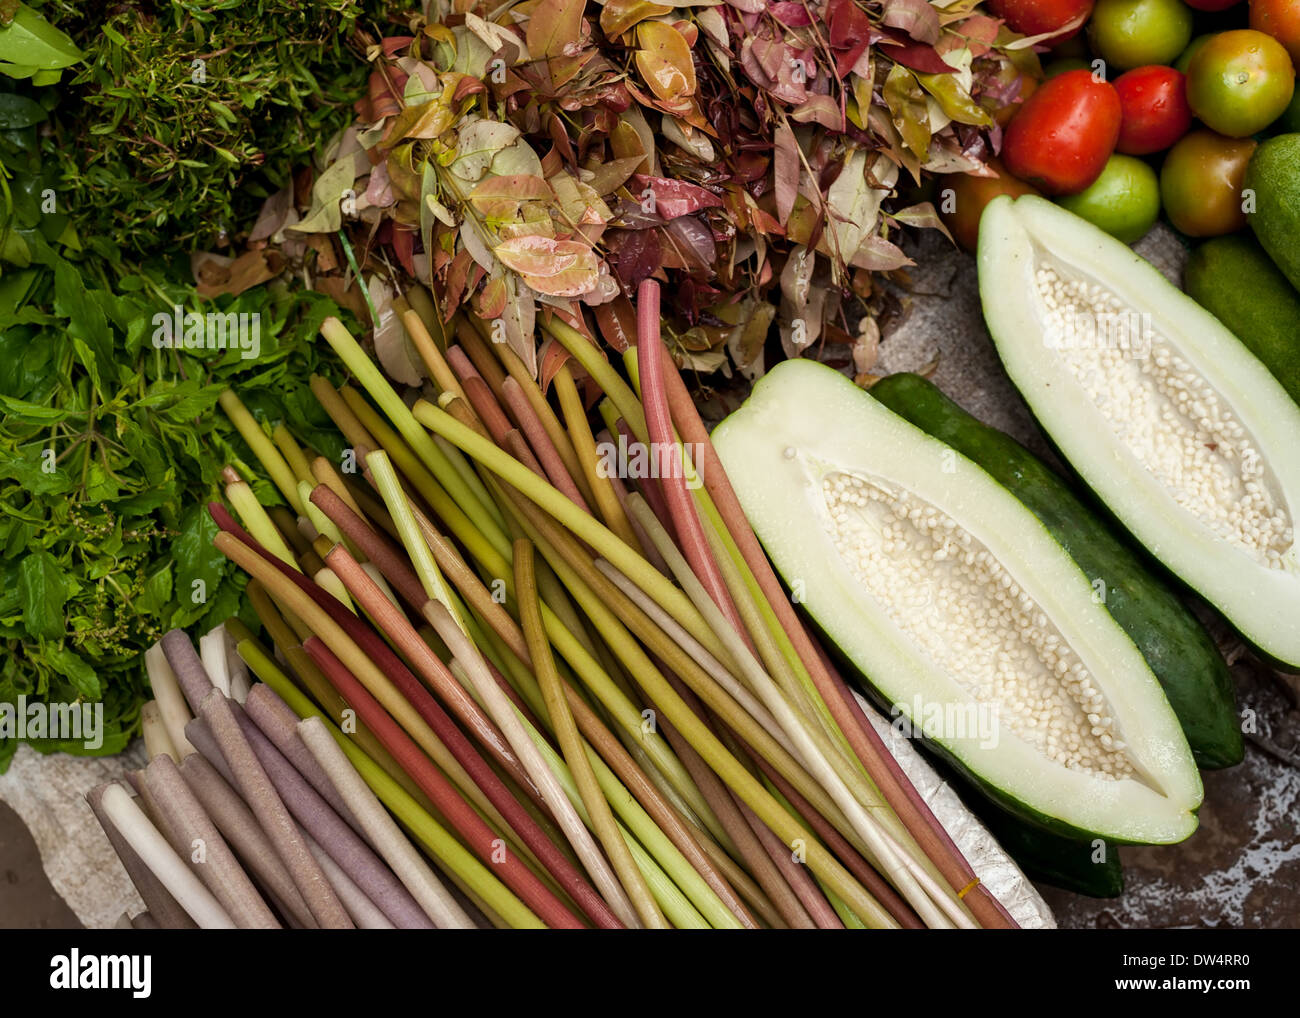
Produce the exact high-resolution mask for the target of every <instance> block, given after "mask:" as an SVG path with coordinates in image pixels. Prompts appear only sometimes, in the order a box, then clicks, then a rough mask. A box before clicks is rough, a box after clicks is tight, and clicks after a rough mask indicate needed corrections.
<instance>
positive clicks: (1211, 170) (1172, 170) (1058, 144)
mask: <svg viewBox="0 0 1300 1018" xmlns="http://www.w3.org/2000/svg"><path fill="white" fill-rule="evenodd" d="M988 5H989V7H990V8H991V10H992V13H993V14H994V15H995V16H996V17H999V18H1001V19H1003V20H1004V21H1005V22H1006V24H1007V26H1008V27H1009V28H1011V29H1012V30H1014V31H1016V32H1019V33H1021V34H1022V35H1026V36H1034V37H1035V38H1036V39H1038V46H1037V48H1038V49H1039V50H1040V51H1042V52H1040V54H1039V55H1040V58H1041V64H1040V67H1041V75H1039V74H1035V73H1026V74H1024V75H1023V76H1022V77H1021V80H1020V92H1019V96H1018V97H1017V101H1016V103H1015V105H1014V113H1013V115H1012V116H1011V117H1010V119H1009V120H1006V121H1005V130H1004V134H1003V139H1002V148H1001V161H1000V162H999V161H998V160H993V161H991V163H990V165H991V168H992V169H993V170H994V171H995V172H996V173H998V174H999V176H997V177H994V178H989V177H970V176H965V177H960V178H954V180H953V186H954V190H955V191H956V192H957V194H956V201H955V202H954V203H953V207H952V209H951V210H950V211H951V214H950V215H949V216H948V217H947V218H948V222H949V226H950V228H951V229H952V230H953V233H954V236H956V237H957V239H958V240H959V242H962V243H963V244H965V245H967V246H970V245H971V244H972V243H973V238H974V237H975V235H976V232H977V228H978V222H979V215H980V213H981V212H982V211H983V207H984V205H985V204H987V202H988V201H989V200H991V199H992V198H993V197H994V196H996V195H997V194H1001V193H1009V194H1012V195H1019V194H1024V193H1032V192H1038V193H1042V194H1045V195H1049V196H1051V197H1053V198H1054V199H1055V200H1056V201H1058V202H1059V203H1060V204H1061V205H1063V206H1065V207H1067V208H1069V209H1071V210H1072V211H1074V212H1076V213H1078V214H1079V215H1081V216H1083V217H1084V218H1085V219H1088V220H1090V221H1091V222H1093V223H1095V224H1097V225H1098V226H1100V227H1101V228H1102V229H1104V230H1106V231H1108V232H1109V233H1112V234H1114V235H1115V236H1117V237H1119V238H1120V239H1122V240H1124V241H1127V242H1130V243H1131V242H1132V241H1134V240H1137V239H1138V238H1139V237H1141V236H1142V235H1143V234H1145V233H1146V232H1147V230H1148V229H1150V227H1151V225H1152V224H1153V223H1154V222H1155V221H1156V219H1157V217H1158V216H1159V215H1160V212H1161V210H1162V209H1163V210H1164V213H1165V215H1166V216H1167V217H1168V219H1169V221H1170V222H1171V223H1172V224H1173V226H1174V227H1175V228H1177V229H1178V230H1180V231H1182V232H1183V233H1184V234H1187V235H1189V236H1193V237H1209V236H1217V235H1219V234H1223V233H1229V232H1232V231H1233V230H1237V229H1240V228H1241V227H1242V226H1243V225H1244V224H1245V221H1246V220H1245V217H1246V211H1245V210H1244V209H1243V197H1242V193H1241V192H1242V177H1243V175H1244V173H1245V171H1246V164H1247V162H1249V160H1250V156H1251V154H1252V153H1253V152H1254V149H1255V145H1256V142H1255V141H1254V140H1253V139H1254V136H1256V135H1258V134H1260V133H1261V132H1263V131H1265V130H1268V129H1269V128H1272V127H1281V128H1283V129H1285V130H1300V96H1298V95H1297V94H1296V89H1295V67H1296V65H1297V64H1300V0H1186V2H1184V0H988ZM1202 30H1203V31H1202ZM1198 32H1199V33H1200V34H1197V33H1198Z"/></svg>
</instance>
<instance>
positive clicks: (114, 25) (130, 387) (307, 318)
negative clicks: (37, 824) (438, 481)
mask: <svg viewBox="0 0 1300 1018" xmlns="http://www.w3.org/2000/svg"><path fill="white" fill-rule="evenodd" d="M6 2H7V0H0V703H16V702H17V700H18V697H19V696H26V697H27V698H28V701H29V702H30V701H33V700H41V701H49V702H77V701H85V702H98V701H102V702H103V703H104V707H105V710H104V721H105V730H104V741H103V745H102V746H101V747H99V749H98V750H97V752H99V753H113V752H117V751H120V750H121V749H122V748H123V747H124V746H125V745H126V743H127V742H128V741H129V739H130V737H131V736H132V735H133V734H134V733H135V732H136V731H137V730H138V715H139V706H140V703H141V702H142V700H143V699H144V698H145V687H146V679H145V676H144V669H143V665H142V662H141V659H140V653H141V651H143V650H144V649H145V647H147V646H148V645H149V644H150V643H152V642H153V641H155V640H156V639H157V638H158V637H159V636H160V635H161V634H162V633H163V632H164V631H166V630H167V629H169V628H172V627H175V626H185V627H189V626H197V627H198V628H199V629H204V628H207V627H208V626H210V625H215V624H216V623H217V622H220V621H222V620H223V619H225V618H226V617H227V616H229V615H232V614H234V613H235V612H236V611H237V610H239V608H240V605H241V603H242V585H243V584H242V580H238V579H236V577H235V574H234V572H233V570H232V569H230V568H229V567H228V566H227V564H226V563H225V561H224V559H223V558H222V557H221V556H220V555H219V554H217V553H215V552H214V551H213V549H212V545H211V539H212V536H213V534H214V533H215V528H214V527H213V525H212V524H211V521H210V520H209V519H208V516H207V514H206V512H205V506H206V504H207V502H208V501H209V500H211V499H212V498H214V497H217V496H218V494H219V487H218V484H219V481H220V473H221V469H222V467H224V466H226V465H227V464H233V465H235V466H236V468H240V467H241V465H242V464H243V463H244V461H245V460H246V459H247V458H248V457H249V456H250V454H249V452H248V450H247V448H246V447H245V446H244V444H243V441H242V439H240V438H239V437H238V435H237V434H236V432H235V431H234V429H233V428H232V427H231V425H230V424H229V422H228V420H227V419H226V417H225V415H224V414H223V413H221V412H220V410H219V409H218V408H217V397H218V395H219V394H220V392H221V391H222V390H223V389H225V388H227V387H229V386H231V385H237V386H238V388H239V390H240V393H241V395H242V398H243V400H244V402H245V404H246V405H247V406H248V407H249V409H250V410H252V411H253V412H254V414H255V415H256V416H257V417H259V418H260V419H261V420H262V421H263V422H265V423H266V424H267V425H268V426H269V425H271V424H273V423H275V422H277V421H283V422H285V423H286V424H287V425H288V426H289V427H290V428H291V429H292V430H293V431H294V433H295V434H297V435H298V436H299V437H300V438H301V439H302V440H304V441H308V442H310V443H311V444H312V445H313V447H314V448H316V449H317V450H318V451H320V452H321V453H323V454H325V455H330V456H338V455H340V453H341V441H340V439H339V438H338V436H337V433H336V432H334V431H333V429H332V428H331V427H329V426H328V421H327V419H326V418H325V417H324V416H323V413H322V412H321V411H320V409H319V407H317V406H316V404H315V401H314V400H313V399H311V397H310V395H309V393H308V387H307V380H308V378H309V377H310V375H311V374H312V373H322V374H330V373H332V369H331V367H330V365H328V364H326V363H322V362H321V361H320V360H319V358H318V356H317V354H316V352H315V346H314V343H313V340H314V337H315V334H316V331H317V328H318V326H319V323H320V322H321V320H322V319H323V318H324V317H325V316H327V315H331V314H339V313H340V312H339V309H338V307H337V306H336V305H335V304H334V302H333V301H331V300H330V299H329V298H327V297H323V296H321V295H319V294H313V293H298V292H290V290H289V288H288V287H287V285H285V284H284V283H271V284H268V285H266V286H262V287H257V288H255V289H250V290H246V291H245V292H243V293H240V294H239V295H238V296H231V295H229V294H227V295H224V296H220V297H217V298H215V299H213V300H206V301H201V300H199V298H198V297H197V295H196V291H195V286H194V283H193V277H192V272H191V267H190V254H191V253H192V252H193V251H194V250H195V249H196V248H197V247H202V246H203V245H204V243H205V242H207V241H208V240H211V239H212V237H213V235H214V234H215V233H216V232H218V231H219V230H220V229H221V227H222V225H223V224H226V223H233V222H234V221H235V220H234V218H233V217H237V216H238V215H239V213H238V209H239V208H241V207H242V205H244V204H247V205H248V206H249V207H250V208H251V207H255V206H256V204H257V203H258V200H259V199H258V195H259V194H261V193H263V192H264V184H266V183H268V182H269V183H271V184H274V182H275V180H276V178H275V176H274V172H282V173H284V174H285V175H286V176H287V175H288V174H289V173H291V172H292V171H293V169H294V166H295V163H296V164H297V165H300V166H301V165H305V164H307V163H308V162H309V161H310V156H311V153H312V150H313V148H314V147H315V146H316V145H317V144H318V143H319V144H321V145H323V144H324V142H325V141H327V140H328V137H329V135H330V134H331V133H332V132H333V131H335V130H337V129H338V128H339V127H341V126H342V125H343V124H344V123H346V121H347V120H348V118H349V116H350V111H349V110H348V109H347V108H346V107H345V106H342V105H340V104H338V103H336V102H334V100H331V98H330V96H331V94H333V93H332V91H331V90H338V92H339V93H342V92H344V91H346V90H347V89H348V88H349V86H348V84H347V80H350V79H347V76H346V69H347V68H350V67H352V66H353V65H355V66H356V67H358V68H360V67H361V62H360V61H359V60H357V59H356V57H355V56H354V55H353V54H351V53H350V52H348V51H347V50H346V49H345V48H344V47H343V45H342V42H341V38H342V32H343V31H344V30H345V28H346V27H347V26H349V25H350V24H351V23H352V20H353V19H354V18H355V16H356V6H355V5H354V4H349V3H341V2H337V3H329V4H325V5H319V4H318V5H298V4H295V3H278V2H269V0H268V2H261V3H245V4H235V3H217V4H212V5H208V6H206V7H200V6H199V5H196V4H184V3H172V4H166V3H162V4H156V5H134V4H123V5H118V6H115V7H113V8H111V9H110V10H108V11H107V12H104V10H103V8H101V7H100V6H99V5H86V6H85V8H84V10H83V9H82V8H81V7H80V6H79V5H76V4H72V3H70V2H62V0H60V2H55V3H47V4H44V5H40V6H39V7H36V6H33V7H28V6H25V5H22V4H17V5H14V4H12V3H9V4H8V7H12V8H14V11H13V12H12V13H14V18H13V19H12V20H11V21H9V22H8V23H6V22H5V20H4V16H5V14H6V13H7V12H8V7H6V6H5V3H6ZM304 12H305V13H304ZM96 18H106V19H107V20H105V21H101V22H97V21H95V20H94V19H96ZM44 19H49V20H48V21H47V20H44ZM309 22H310V25H309V24H308V23H309ZM308 29H310V31H308ZM236 30H237V31H236ZM65 32H66V33H67V34H66V35H65V34H64V33H65ZM235 39H238V40H239V42H238V43H236V42H235V41H234V40H235ZM73 40H75V43H74V41H73ZM223 49H225V50H226V52H225V53H224V54H220V55H214V56H211V57H210V59H209V60H208V65H207V82H208V85H207V86H204V87H205V88H206V89H207V90H206V91H200V90H198V89H199V86H197V85H194V84H189V85H186V84H183V83H180V82H179V81H178V80H177V79H176V78H175V76H174V75H173V71H175V70H176V69H177V68H179V67H180V66H181V65H182V63H183V62H184V63H185V64H186V65H187V66H188V61H189V60H190V59H197V57H190V56H189V54H192V53H199V52H207V51H214V52H215V51H218V50H223ZM6 69H7V70H8V71H9V73H8V74H6V73H2V72H4V71H5V70H6ZM74 80H75V82H76V84H73V81H74ZM189 80H190V79H189V78H188V77H187V78H186V79H185V81H186V82H189ZM318 80H319V81H322V82H327V83H328V85H327V86H326V87H325V88H322V87H321V86H319V85H317V81H318ZM358 80H359V79H358ZM353 85H355V81H353ZM114 90H116V92H118V93H121V94H115V93H114ZM200 96H201V97H202V98H201V101H200V100H199V99H198V98H196V97H200ZM213 102H215V103H218V104H225V105H226V106H227V107H228V108H229V110H230V116H223V115H220V114H218V113H217V112H215V111H214V110H213V108H212V106H211V105H208V104H209V103H213ZM182 121H184V122H182ZM169 131H170V132H172V133H168V132H169ZM146 136H148V137H150V138H153V139H154V140H155V141H159V142H163V143H164V145H163V147H166V148H168V149H169V150H170V152H171V153H172V154H173V155H175V154H179V153H182V152H184V153H188V154H186V155H185V156H184V159H183V160H180V159H178V160H177V161H175V162H174V163H172V162H169V160H170V159H171V156H170V155H160V154H159V153H160V151H161V148H160V147H159V146H153V147H150V146H148V145H145V144H143V140H144V139H145V138H146ZM187 146H188V147H187ZM222 153H225V154H222ZM228 155H235V157H236V158H235V161H234V162H232V161H231V160H230V159H229V158H227V156H228ZM237 164H238V165H237ZM273 168H274V169H273ZM264 171H265V172H264ZM241 187H242V190H241ZM243 222H244V225H247V220H243ZM231 228H232V229H233V226H232V227H231ZM178 306H179V307H180V308H182V309H183V310H188V311H195V312H203V313H205V314H206V313H209V312H221V313H223V314H224V313H234V314H257V315H258V316H259V319H260V351H259V355H258V356H257V357H256V358H255V359H244V358H243V357H242V356H241V351H240V350H238V349H227V350H224V351H221V350H196V351H190V350H186V349H183V348H171V347H160V346H158V345H156V344H155V342H154V338H155V333H156V331H157V321H158V319H157V318H156V316H159V315H163V316H169V315H172V314H173V313H174V309H175V308H176V307H178ZM303 394H307V398H306V399H304V398H303ZM256 491H257V494H258V497H259V498H260V499H261V500H262V501H263V502H264V503H266V504H276V503H278V502H280V497H279V495H278V493H277V492H276V491H275V490H274V488H272V487H271V486H269V485H266V486H260V485H259V486H257V487H256ZM32 741H33V744H34V745H35V746H36V748H38V749H41V750H64V751H67V752H73V753H80V752H85V751H86V750H85V749H84V748H83V746H82V745H81V744H80V743H72V744H62V743H59V742H56V741H53V740H44V741H42V740H32ZM16 748H17V747H16V745H15V743H14V741H13V740H9V741H5V740H0V771H2V770H3V769H4V768H5V766H6V765H7V763H8V760H9V759H10V757H11V756H12V754H13V752H14V751H15V749H16Z"/></svg>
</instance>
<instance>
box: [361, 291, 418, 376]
mask: <svg viewBox="0 0 1300 1018" xmlns="http://www.w3.org/2000/svg"><path fill="white" fill-rule="evenodd" d="M369 290H370V302H371V303H372V304H374V306H375V314H376V315H377V316H378V321H376V322H375V323H374V329H375V331H374V343H375V356H376V357H378V358H379V363H380V365H381V366H382V367H383V369H384V372H385V373H386V374H387V375H388V376H389V377H390V378H393V379H395V380H396V381H398V382H401V383H402V384H403V385H419V384H420V383H421V382H422V381H424V374H423V372H422V371H421V369H420V358H419V355H418V354H417V353H416V352H415V349H414V348H413V347H412V346H411V341H410V340H409V339H408V338H407V336H406V329H404V328H403V327H402V320H401V319H400V318H399V317H398V316H397V312H396V311H395V310H394V309H393V288H392V287H391V286H390V285H389V284H388V283H387V282H386V281H385V280H384V279H383V278H382V277H380V276H377V275H376V276H371V277H370V285H369Z"/></svg>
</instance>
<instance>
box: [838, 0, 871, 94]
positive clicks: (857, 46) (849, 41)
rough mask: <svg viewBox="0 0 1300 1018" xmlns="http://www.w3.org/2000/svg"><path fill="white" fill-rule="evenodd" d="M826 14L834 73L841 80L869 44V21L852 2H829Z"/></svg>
mask: <svg viewBox="0 0 1300 1018" xmlns="http://www.w3.org/2000/svg"><path fill="white" fill-rule="evenodd" d="M828 13H829V17H828V20H829V22H830V42H831V48H832V49H833V50H835V51H836V54H835V73H836V74H837V75H839V76H840V77H841V78H843V77H845V76H846V75H847V74H848V73H849V71H851V70H852V69H853V65H854V64H856V63H857V62H858V57H860V56H862V54H863V53H864V52H865V51H866V48H867V46H868V45H869V44H870V43H871V19H870V18H868V17H867V12H866V11H864V10H863V9H862V8H861V7H859V6H858V5H857V4H856V3H855V2H854V0H831V3H830V6H829V11H828Z"/></svg>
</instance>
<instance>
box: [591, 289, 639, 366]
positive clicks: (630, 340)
mask: <svg viewBox="0 0 1300 1018" xmlns="http://www.w3.org/2000/svg"><path fill="white" fill-rule="evenodd" d="M592 312H593V313H594V314H595V316H596V326H597V327H598V328H599V329H600V334H601V335H602V336H603V337H604V338H605V342H606V343H608V344H609V345H610V346H611V347H613V348H614V349H615V350H617V351H618V352H619V353H624V352H625V351H627V350H628V349H630V348H631V347H633V346H636V309H635V308H633V307H632V302H631V301H630V300H628V299H627V298H626V297H625V296H623V295H622V294H619V295H618V296H617V297H615V298H614V299H613V300H612V301H610V302H609V303H608V304H601V305H599V306H598V307H595V308H593V309H592Z"/></svg>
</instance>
